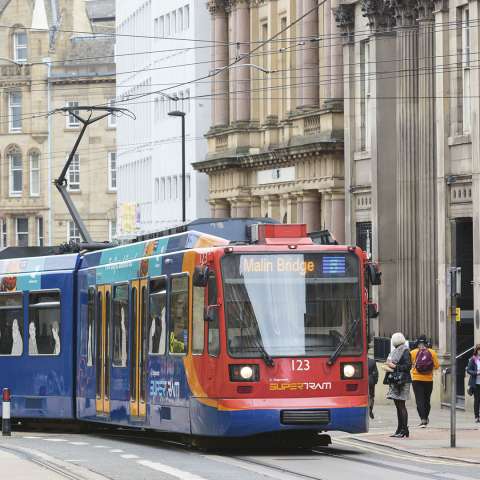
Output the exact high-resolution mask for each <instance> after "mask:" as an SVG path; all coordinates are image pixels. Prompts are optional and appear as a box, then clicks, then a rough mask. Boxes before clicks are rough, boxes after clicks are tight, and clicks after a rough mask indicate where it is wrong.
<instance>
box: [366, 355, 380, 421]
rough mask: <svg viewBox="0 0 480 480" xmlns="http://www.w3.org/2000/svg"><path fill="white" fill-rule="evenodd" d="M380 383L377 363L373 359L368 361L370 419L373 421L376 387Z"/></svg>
mask: <svg viewBox="0 0 480 480" xmlns="http://www.w3.org/2000/svg"><path fill="white" fill-rule="evenodd" d="M377 383H378V368H377V362H376V361H375V360H374V359H373V358H369V359H368V402H369V411H370V412H369V413H370V418H371V419H372V420H373V419H374V418H375V415H374V414H373V405H374V403H375V385H376V384H377Z"/></svg>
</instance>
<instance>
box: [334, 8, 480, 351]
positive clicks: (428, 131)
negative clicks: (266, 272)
mask: <svg viewBox="0 0 480 480" xmlns="http://www.w3.org/2000/svg"><path fill="white" fill-rule="evenodd" d="M348 3H349V5H348V8H349V9H351V11H352V12H353V13H352V17H353V19H354V25H353V26H352V25H349V26H348V29H344V30H343V31H344V34H345V38H348V41H346V42H345V43H344V47H343V53H344V63H345V65H349V67H348V68H349V69H350V71H349V72H348V75H345V89H346V90H345V145H346V148H345V172H346V174H345V189H346V192H348V193H347V196H348V199H347V201H346V208H345V210H346V241H347V242H348V243H358V242H359V238H358V234H359V225H363V226H365V225H367V230H369V232H368V236H369V238H370V240H369V243H370V244H371V249H372V256H373V258H374V259H375V260H378V261H379V262H380V264H381V266H382V271H383V272H384V276H383V279H384V281H383V286H382V287H381V288H380V289H379V293H378V295H379V298H378V301H379V308H380V312H381V315H380V317H379V319H378V322H376V324H375V325H374V332H375V333H376V334H380V335H390V334H391V333H392V332H393V331H395V330H402V331H403V332H404V333H405V334H406V335H407V336H408V337H409V338H414V337H415V336H416V335H418V334H420V333H425V334H426V335H428V336H430V337H432V338H433V340H434V343H435V344H436V345H438V346H439V348H440V351H441V353H442V354H446V352H447V351H448V336H449V335H448V329H449V322H450V320H449V318H448V313H447V312H448V311H449V310H448V309H449V298H448V295H447V282H446V278H447V271H448V267H449V266H451V265H458V266H461V267H462V278H463V281H462V295H461V297H460V298H459V299H458V302H459V306H460V307H461V308H462V319H461V322H460V324H459V325H458V337H459V338H458V345H457V348H458V351H459V352H462V351H463V350H465V349H467V348H468V347H470V346H471V345H473V342H474V341H475V342H479V341H480V313H479V311H480V287H479V285H480V268H479V266H480V249H479V248H478V245H480V243H479V239H480V228H479V225H480V223H479V209H480V195H479V193H480V189H479V187H478V185H479V184H478V178H479V177H478V173H477V172H478V170H479V166H480V149H479V147H478V143H479V136H478V135H479V133H480V132H479V124H478V118H480V117H479V115H480V101H479V99H478V95H476V93H478V89H479V85H480V83H479V78H478V72H477V69H475V68H472V69H471V71H470V64H471V62H472V58H473V56H475V55H477V53H478V49H479V47H480V44H479V42H480V38H479V35H478V25H477V24H476V22H477V21H478V5H477V2H473V1H470V2H468V1H460V2H453V1H448V0H445V1H440V0H437V1H433V0H360V1H354V2H348ZM352 31H353V33H354V34H352ZM474 52H475V53H474ZM364 197H368V199H369V200H368V202H367V206H365V202H363V201H361V202H359V198H362V199H363V198H364Z"/></svg>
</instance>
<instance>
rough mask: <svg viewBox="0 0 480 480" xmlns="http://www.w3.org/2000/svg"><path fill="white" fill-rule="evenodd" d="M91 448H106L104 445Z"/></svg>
mask: <svg viewBox="0 0 480 480" xmlns="http://www.w3.org/2000/svg"><path fill="white" fill-rule="evenodd" d="M93 448H108V447H107V446H106V445H95V446H94V447H93Z"/></svg>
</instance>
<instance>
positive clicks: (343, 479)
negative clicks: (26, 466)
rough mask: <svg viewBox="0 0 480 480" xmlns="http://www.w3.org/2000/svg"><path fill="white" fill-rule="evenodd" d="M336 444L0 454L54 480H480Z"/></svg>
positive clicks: (84, 445) (81, 439)
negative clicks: (306, 447) (38, 469)
mask: <svg viewBox="0 0 480 480" xmlns="http://www.w3.org/2000/svg"><path fill="white" fill-rule="evenodd" d="M333 441H334V443H333V446H331V447H328V448H318V449H313V450H311V451H301V452H300V451H295V450H292V451H286V450H278V449H277V450H262V451H261V452H259V450H258V448H257V447H254V448H253V447H250V448H249V447H247V448H244V449H242V450H239V449H236V450H230V451H215V452H213V453H212V452H209V453H205V452H201V451H198V450H192V449H188V448H186V447H184V446H182V445H178V444H175V443H172V442H170V441H167V440H166V439H165V438H164V437H161V436H157V435H153V436H152V435H149V434H146V433H144V432H130V431H115V432H113V431H112V432H102V433H91V434H71V433H64V432H63V433H39V432H16V433H14V434H13V436H12V437H10V438H4V437H0V450H2V451H4V452H9V453H13V454H15V455H18V456H21V457H22V458H23V459H25V460H26V461H29V462H35V463H36V464H38V465H41V466H42V467H43V468H45V469H47V470H48V469H49V470H50V471H51V472H52V478H53V472H55V475H56V477H55V478H58V475H60V477H64V478H69V479H70V480H101V479H102V478H103V479H105V478H106V479H110V480H143V479H145V480H146V479H148V480H157V479H162V480H179V479H181V480H214V479H215V480H216V479H221V480H241V479H242V480H243V479H246V480H266V479H267V480H268V479H279V480H295V479H297V480H298V479H315V480H377V479H378V480H397V479H398V480H400V479H401V480H410V479H412V480H413V479H436V480H472V479H480V468H479V465H468V464H464V463H461V462H454V461H449V460H443V459H427V458H421V457H416V456H412V455H410V454H407V453H400V452H395V451H391V450H389V449H384V448H381V447H378V446H369V445H364V444H357V443H356V442H355V439H354V437H349V436H337V437H334V439H333ZM0 468H1V466H0ZM4 473H6V477H8V478H9V480H17V479H19V478H23V477H22V475H21V472H16V471H10V472H2V476H3V474H4ZM362 477H363V478H362Z"/></svg>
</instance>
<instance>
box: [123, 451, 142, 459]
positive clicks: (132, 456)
mask: <svg viewBox="0 0 480 480" xmlns="http://www.w3.org/2000/svg"><path fill="white" fill-rule="evenodd" d="M120 456H121V457H122V458H126V459H127V460H130V459H132V458H140V457H139V456H138V455H133V454H132V453H126V454H125V455H120Z"/></svg>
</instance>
